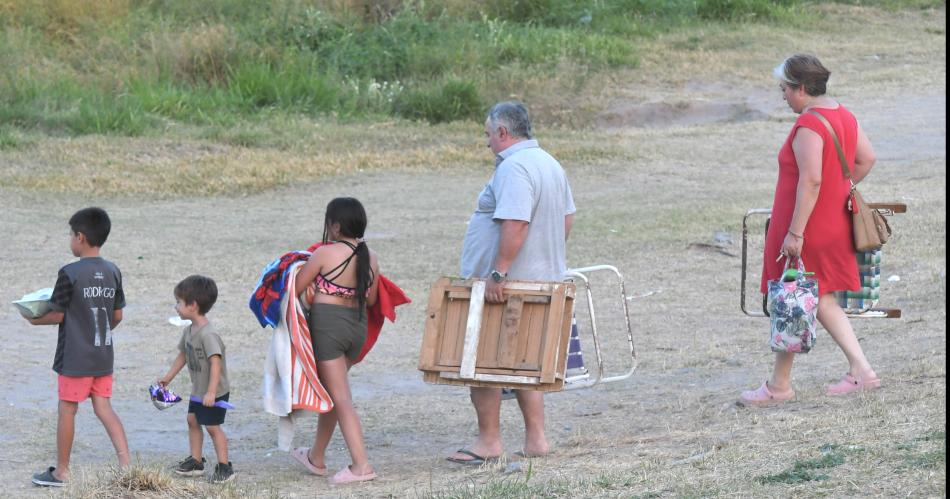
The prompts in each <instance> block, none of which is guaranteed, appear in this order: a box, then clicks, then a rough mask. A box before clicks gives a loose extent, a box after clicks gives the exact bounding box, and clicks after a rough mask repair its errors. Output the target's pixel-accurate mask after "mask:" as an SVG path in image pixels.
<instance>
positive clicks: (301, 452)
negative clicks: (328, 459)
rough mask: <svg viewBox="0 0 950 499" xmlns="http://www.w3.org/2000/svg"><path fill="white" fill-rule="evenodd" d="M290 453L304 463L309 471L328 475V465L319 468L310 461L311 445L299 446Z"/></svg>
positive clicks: (319, 474) (318, 474)
mask: <svg viewBox="0 0 950 499" xmlns="http://www.w3.org/2000/svg"><path fill="white" fill-rule="evenodd" d="M290 455H291V456H293V458H294V459H296V460H297V462H298V463H300V464H302V465H303V466H304V468H307V471H309V472H310V473H312V474H314V475H317V476H327V467H326V466H324V467H322V468H317V467H316V466H314V465H313V463H311V462H310V447H297V448H296V449H294V450H293V451H291V452H290Z"/></svg>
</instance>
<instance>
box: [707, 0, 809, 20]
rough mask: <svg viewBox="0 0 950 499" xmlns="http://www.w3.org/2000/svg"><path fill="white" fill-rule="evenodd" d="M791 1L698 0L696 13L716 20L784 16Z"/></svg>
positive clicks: (763, 18)
mask: <svg viewBox="0 0 950 499" xmlns="http://www.w3.org/2000/svg"><path fill="white" fill-rule="evenodd" d="M790 4H791V2H790V1H788V0H785V1H773V0H698V2H697V3H696V15H697V16H699V17H700V18H701V19H710V20H716V21H752V20H760V19H761V20H767V19H774V18H777V17H782V16H783V15H785V14H786V13H787V12H788V8H787V7H788V5H790Z"/></svg>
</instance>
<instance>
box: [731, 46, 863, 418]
mask: <svg viewBox="0 0 950 499" xmlns="http://www.w3.org/2000/svg"><path fill="white" fill-rule="evenodd" d="M830 74H831V73H830V72H829V71H828V70H827V69H825V67H824V66H822V64H821V62H820V61H819V60H818V58H816V57H815V56H812V55H802V54H798V55H794V56H792V57H789V58H788V59H786V60H785V61H783V62H782V64H780V65H779V66H778V67H776V68H775V76H776V78H777V79H778V80H779V87H780V88H781V90H782V97H783V98H784V99H785V102H786V103H788V107H790V108H791V109H792V111H794V112H795V113H797V114H799V117H798V120H796V121H795V125H794V126H792V130H791V131H790V132H789V134H788V138H787V139H786V140H785V144H784V145H783V146H782V149H781V150H780V151H779V154H778V163H779V174H778V184H777V185H776V187H775V199H774V201H773V203H772V218H771V221H770V222H769V230H768V234H767V235H766V238H765V263H764V265H763V269H762V292H763V293H765V292H766V282H767V281H768V280H771V279H778V278H779V277H780V276H781V275H782V272H783V270H784V268H785V259H786V258H796V257H801V259H802V262H803V263H804V265H805V268H806V269H807V270H808V271H810V272H814V273H815V278H816V279H817V280H818V293H819V299H818V322H819V323H821V325H822V326H824V328H825V330H827V331H828V333H829V334H830V335H831V337H832V338H833V339H834V340H835V342H836V343H837V344H838V346H839V347H841V350H842V351H843V352H844V354H845V357H847V359H848V364H849V365H850V368H849V369H848V373H847V374H845V376H844V378H842V379H841V381H839V382H837V383H835V384H833V385H830V386H829V387H828V390H827V393H828V394H829V395H841V394H846V393H851V392H854V391H858V390H867V389H873V388H877V387H879V386H880V385H881V381H880V380H879V379H878V377H877V375H876V374H875V373H874V370H873V369H872V368H871V365H870V363H868V360H867V358H866V357H865V356H864V352H863V351H862V350H861V345H859V344H858V340H857V337H856V336H855V334H854V330H853V329H852V328H851V323H850V321H848V317H847V315H845V313H844V310H842V309H841V307H840V306H839V305H838V301H837V299H836V298H835V295H834V294H833V293H834V292H835V291H843V290H858V289H860V287H861V286H860V283H859V278H858V268H857V262H856V260H855V255H854V246H853V244H854V243H853V241H852V228H851V216H850V213H849V212H848V210H847V198H848V193H849V191H850V188H851V183H850V182H849V181H848V179H847V178H845V176H844V174H843V173H842V170H841V165H840V161H839V159H838V153H837V151H836V149H835V145H834V141H833V139H832V138H831V135H830V134H829V132H828V129H827V128H826V127H825V125H824V123H822V121H821V119H820V118H818V117H817V116H815V115H814V114H812V113H813V112H818V113H820V114H821V115H822V116H823V117H824V118H825V119H826V120H827V121H828V122H829V123H830V124H831V126H832V127H833V128H834V130H835V135H837V136H838V140H839V142H840V143H841V147H842V148H843V149H844V153H845V157H846V159H847V160H848V163H849V164H852V165H854V168H853V171H852V179H853V181H854V182H855V183H857V182H859V181H861V179H863V178H864V177H865V176H866V175H867V174H868V172H869V171H870V170H871V166H872V165H874V161H875V157H874V149H873V148H872V147H871V142H870V141H869V140H868V138H867V136H866V135H865V134H864V132H863V131H862V130H861V128H860V127H859V126H858V122H857V120H856V119H855V118H854V115H852V114H851V112H850V111H848V110H847V109H845V108H844V106H842V105H841V104H839V103H838V102H836V101H835V100H833V99H831V98H829V97H827V96H826V95H825V87H826V84H827V82H828V76H829V75H830ZM794 358H795V354H793V353H777V354H776V357H775V366H774V368H773V370H772V377H771V378H770V379H769V380H767V381H766V382H764V383H762V386H760V387H759V388H758V389H756V390H750V391H745V392H742V395H741V396H740V398H739V402H740V403H741V404H743V405H768V404H776V403H781V402H785V401H787V400H791V399H792V398H794V396H795V392H794V391H793V390H792V386H791V373H792V361H793V360H794Z"/></svg>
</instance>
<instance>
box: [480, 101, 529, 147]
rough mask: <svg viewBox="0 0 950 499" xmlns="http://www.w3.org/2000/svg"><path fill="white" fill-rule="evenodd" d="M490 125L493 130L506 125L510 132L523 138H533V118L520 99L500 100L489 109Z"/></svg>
mask: <svg viewBox="0 0 950 499" xmlns="http://www.w3.org/2000/svg"><path fill="white" fill-rule="evenodd" d="M488 125H489V126H490V127H491V129H492V131H497V130H498V129H499V128H500V127H505V129H507V130H508V133H510V134H511V135H514V136H515V137H520V138H523V139H530V138H531V119H530V118H529V117H528V109H527V108H526V107H524V104H522V103H520V102H518V101H506V102H499V103H498V104H495V105H494V106H492V108H491V111H488Z"/></svg>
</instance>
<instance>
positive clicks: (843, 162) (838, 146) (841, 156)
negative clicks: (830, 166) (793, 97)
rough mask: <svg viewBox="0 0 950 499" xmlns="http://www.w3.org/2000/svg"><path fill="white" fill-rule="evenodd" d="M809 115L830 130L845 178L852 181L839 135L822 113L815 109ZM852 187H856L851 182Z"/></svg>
mask: <svg viewBox="0 0 950 499" xmlns="http://www.w3.org/2000/svg"><path fill="white" fill-rule="evenodd" d="M808 113H809V114H813V115H815V116H817V117H818V119H819V120H821V122H822V123H824V125H825V128H827V129H828V133H830V134H831V140H832V141H833V142H834V143H835V149H837V151H838V160H839V161H840V162H841V172H842V173H844V178H846V179H848V180H851V170H850V167H849V166H848V160H847V159H846V158H845V157H844V151H843V150H841V143H839V142H838V135H837V134H835V129H834V128H832V127H831V123H828V118H825V117H824V116H823V115H822V114H821V113H819V112H818V111H815V110H814V109H809V110H808ZM851 185H852V186H854V181H853V180H851Z"/></svg>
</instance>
